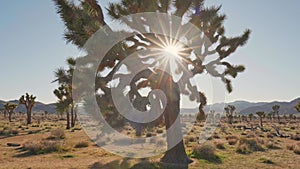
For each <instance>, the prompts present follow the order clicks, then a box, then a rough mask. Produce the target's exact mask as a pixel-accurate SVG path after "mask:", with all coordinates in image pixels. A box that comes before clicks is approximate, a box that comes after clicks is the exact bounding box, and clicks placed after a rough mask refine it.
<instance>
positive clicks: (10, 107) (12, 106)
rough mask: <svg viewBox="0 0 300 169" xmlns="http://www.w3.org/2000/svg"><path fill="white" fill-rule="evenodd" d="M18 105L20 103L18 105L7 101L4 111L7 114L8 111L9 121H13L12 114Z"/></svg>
mask: <svg viewBox="0 0 300 169" xmlns="http://www.w3.org/2000/svg"><path fill="white" fill-rule="evenodd" d="M17 106H18V105H16V104H13V103H9V102H7V103H5V104H4V111H5V112H4V113H5V115H6V112H7V113H8V120H9V122H11V121H12V119H11V118H12V114H13V112H14V110H15V109H16V108H17Z"/></svg>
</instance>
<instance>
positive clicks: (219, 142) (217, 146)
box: [215, 141, 225, 149]
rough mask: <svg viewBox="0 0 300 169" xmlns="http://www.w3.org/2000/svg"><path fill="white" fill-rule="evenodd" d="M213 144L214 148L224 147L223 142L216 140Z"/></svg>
mask: <svg viewBox="0 0 300 169" xmlns="http://www.w3.org/2000/svg"><path fill="white" fill-rule="evenodd" d="M215 145H216V148H217V149H225V145H224V142H221V141H216V142H215Z"/></svg>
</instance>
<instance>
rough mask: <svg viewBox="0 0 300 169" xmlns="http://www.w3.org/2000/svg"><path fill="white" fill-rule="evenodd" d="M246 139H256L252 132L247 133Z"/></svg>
mask: <svg viewBox="0 0 300 169" xmlns="http://www.w3.org/2000/svg"><path fill="white" fill-rule="evenodd" d="M246 137H247V138H254V137H256V135H255V133H253V132H249V133H247V135H246Z"/></svg>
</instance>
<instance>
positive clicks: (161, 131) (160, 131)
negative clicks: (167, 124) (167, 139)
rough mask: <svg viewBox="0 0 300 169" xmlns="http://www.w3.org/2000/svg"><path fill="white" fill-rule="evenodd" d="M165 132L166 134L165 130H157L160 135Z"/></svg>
mask: <svg viewBox="0 0 300 169" xmlns="http://www.w3.org/2000/svg"><path fill="white" fill-rule="evenodd" d="M163 132H164V130H163V129H157V130H156V133H158V134H161V133H163Z"/></svg>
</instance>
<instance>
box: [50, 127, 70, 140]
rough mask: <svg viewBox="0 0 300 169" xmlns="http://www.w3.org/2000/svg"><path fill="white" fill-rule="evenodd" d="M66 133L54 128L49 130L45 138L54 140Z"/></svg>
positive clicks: (64, 136) (63, 136)
mask: <svg viewBox="0 0 300 169" xmlns="http://www.w3.org/2000/svg"><path fill="white" fill-rule="evenodd" d="M65 138H66V134H65V131H64V130H63V129H54V130H52V131H51V133H50V136H49V137H48V138H47V139H49V140H55V139H65Z"/></svg>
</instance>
